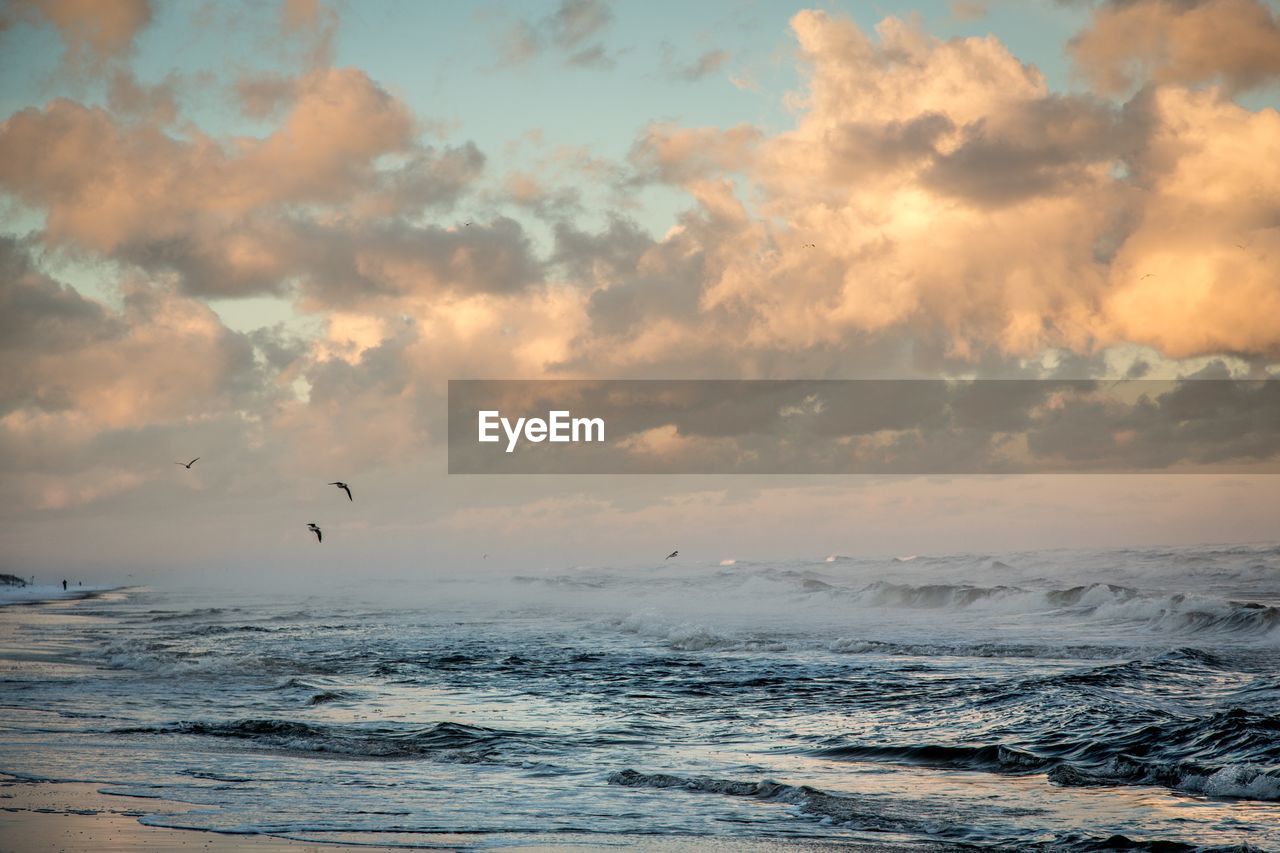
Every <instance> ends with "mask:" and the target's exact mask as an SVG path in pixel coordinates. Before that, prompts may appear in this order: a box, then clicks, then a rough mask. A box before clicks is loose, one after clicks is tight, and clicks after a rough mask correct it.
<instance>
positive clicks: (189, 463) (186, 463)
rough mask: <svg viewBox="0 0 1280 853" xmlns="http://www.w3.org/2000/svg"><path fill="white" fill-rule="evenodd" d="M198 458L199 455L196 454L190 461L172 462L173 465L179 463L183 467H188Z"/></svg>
mask: <svg viewBox="0 0 1280 853" xmlns="http://www.w3.org/2000/svg"><path fill="white" fill-rule="evenodd" d="M199 458H200V457H199V456H197V457H196V458H195V459H192V460H191V461H190V462H175V463H173V464H174V465H181V466H182V467H183V468H190V467H191V466H192V465H194V464H196V461H197V460H198V459H199Z"/></svg>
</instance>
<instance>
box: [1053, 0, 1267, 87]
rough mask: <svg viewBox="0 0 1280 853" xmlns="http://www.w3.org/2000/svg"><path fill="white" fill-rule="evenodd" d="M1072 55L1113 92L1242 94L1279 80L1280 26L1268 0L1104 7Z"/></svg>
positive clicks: (1140, 1) (1150, 1)
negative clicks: (1182, 89) (1189, 89)
mask: <svg viewBox="0 0 1280 853" xmlns="http://www.w3.org/2000/svg"><path fill="white" fill-rule="evenodd" d="M1068 49H1069V51H1070V53H1071V57H1072V59H1074V60H1075V63H1076V67H1077V68H1078V69H1079V71H1080V73H1081V74H1083V75H1084V77H1085V78H1086V79H1087V80H1088V81H1089V82H1090V83H1092V84H1093V86H1094V87H1095V88H1096V89H1097V90H1098V91H1101V92H1104V93H1107V94H1116V93H1121V92H1124V91H1126V90H1129V89H1131V88H1134V87H1136V86H1140V85H1142V84H1143V83H1144V82H1146V81H1154V82H1156V83H1175V84H1180V85H1188V86H1195V85H1199V84H1203V83H1220V84H1222V85H1224V86H1225V87H1226V88H1227V89H1228V90H1230V91H1241V90H1244V89H1250V88H1253V87H1255V86H1260V85H1264V84H1267V83H1269V82H1273V81H1274V80H1275V79H1276V78H1277V77H1280V22H1278V21H1277V19H1276V15H1275V13H1274V12H1273V10H1272V7H1271V6H1270V5H1268V4H1267V3H1265V2H1262V0H1199V2H1192V3H1186V2H1173V0H1136V2H1127V3H1115V2H1111V3H1105V4H1103V5H1101V6H1100V7H1098V9H1097V10H1095V12H1094V14H1093V18H1092V20H1091V21H1090V23H1089V26H1088V28H1086V29H1085V30H1084V31H1082V32H1081V33H1080V34H1079V35H1077V36H1076V37H1075V38H1073V39H1072V40H1071V44H1070V45H1069V48H1068Z"/></svg>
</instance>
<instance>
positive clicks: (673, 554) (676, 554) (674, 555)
mask: <svg viewBox="0 0 1280 853" xmlns="http://www.w3.org/2000/svg"><path fill="white" fill-rule="evenodd" d="M679 556H680V552H679V551H672V552H671V553H670V554H668V555H667V559H668V560H670V559H671V558H672V557H679Z"/></svg>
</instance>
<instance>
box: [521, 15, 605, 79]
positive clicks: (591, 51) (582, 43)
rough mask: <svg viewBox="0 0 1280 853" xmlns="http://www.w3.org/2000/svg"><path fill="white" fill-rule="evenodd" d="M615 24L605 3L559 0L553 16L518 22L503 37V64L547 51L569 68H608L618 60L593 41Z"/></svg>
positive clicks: (522, 62) (530, 57) (532, 57)
mask: <svg viewBox="0 0 1280 853" xmlns="http://www.w3.org/2000/svg"><path fill="white" fill-rule="evenodd" d="M612 21H613V10H612V9H611V8H610V7H609V4H608V3H605V2H603V0H560V3H559V5H558V6H557V7H556V9H555V11H554V12H552V13H551V14H549V15H547V16H545V17H543V18H542V19H540V20H538V21H517V22H516V23H514V24H512V25H511V26H509V27H508V28H507V29H506V31H505V32H504V33H503V35H502V40H501V45H500V51H501V58H502V64H504V65H522V64H524V63H526V62H529V61H531V60H533V59H534V58H536V57H537V56H539V55H541V54H542V53H544V52H545V51H547V50H554V51H556V52H557V53H559V54H560V56H561V57H562V58H563V59H564V61H565V62H566V63H567V64H569V65H576V66H579V67H582V68H598V69H609V68H612V67H614V65H615V64H616V63H615V60H614V58H613V56H612V55H611V54H610V53H609V51H608V50H607V49H606V48H605V46H604V44H603V43H602V42H599V41H593V40H592V39H594V38H595V37H597V36H599V35H600V34H601V33H603V32H604V30H605V29H606V28H608V26H609V24H610V23H611V22H612Z"/></svg>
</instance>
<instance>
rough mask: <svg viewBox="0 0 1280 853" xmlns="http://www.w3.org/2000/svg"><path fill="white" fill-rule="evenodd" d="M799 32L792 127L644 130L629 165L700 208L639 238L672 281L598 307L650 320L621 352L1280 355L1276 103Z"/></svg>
mask: <svg viewBox="0 0 1280 853" xmlns="http://www.w3.org/2000/svg"><path fill="white" fill-rule="evenodd" d="M792 27H793V29H794V31H795V33H796V37H797V39H798V41H799V45H800V55H801V57H802V61H803V63H804V68H803V70H804V72H805V74H806V75H807V88H806V90H805V91H804V92H803V93H802V94H800V95H798V96H797V97H796V98H795V99H794V100H793V103H794V105H795V106H796V108H797V109H798V110H799V113H798V118H797V122H796V125H795V127H794V128H792V129H790V130H786V131H783V132H781V133H777V134H764V133H763V132H761V131H759V130H757V129H755V128H752V127H749V126H742V127H739V128H733V129H729V130H721V129H718V128H685V127H680V126H676V125H654V126H651V127H649V128H646V130H645V131H644V132H643V133H642V134H641V135H640V136H639V137H638V139H637V141H636V143H635V145H634V146H633V148H632V151H631V154H630V157H629V159H630V161H631V163H632V165H633V168H634V169H635V173H636V177H634V178H633V180H636V181H641V182H643V181H662V182H666V183H670V184H674V185H677V186H681V187H683V188H684V189H685V190H686V191H687V192H688V193H689V195H690V197H691V198H692V199H693V202H694V208H693V210H691V211H690V212H689V213H688V214H686V215H685V216H683V217H682V218H681V224H680V226H679V227H678V228H676V229H674V230H673V231H672V232H671V233H670V234H669V235H668V236H667V237H665V238H664V239H663V240H662V241H659V243H658V244H657V245H655V247H653V248H651V249H649V250H648V252H649V254H648V255H647V257H659V256H662V255H664V254H668V255H670V256H671V257H680V258H682V259H686V262H684V263H682V269H684V270H686V271H687V272H685V273H683V274H681V275H674V274H672V275H671V278H670V281H672V282H674V281H681V282H683V284H682V285H670V287H671V288H673V289H674V288H679V292H678V294H677V293H669V294H668V296H667V297H665V299H666V302H665V303H663V304H659V303H660V302H661V300H654V301H650V300H648V299H646V300H643V301H636V300H635V299H634V298H633V297H631V296H625V295H624V294H627V293H628V292H629V286H628V285H626V284H624V283H622V282H621V281H619V282H614V283H612V284H609V285H606V286H605V287H603V288H601V289H600V290H599V291H597V292H596V293H594V294H593V296H592V305H593V306H594V310H593V312H592V316H593V317H597V318H599V319H603V318H604V317H607V316H617V317H619V318H620V320H621V321H622V322H624V326H625V328H626V329H633V330H634V329H644V330H646V335H647V336H648V337H649V342H648V343H647V344H646V343H643V342H642V340H641V338H640V337H636V338H635V339H633V340H632V341H631V344H630V346H629V347H626V348H623V349H622V350H619V349H618V348H617V341H616V340H615V341H613V344H614V349H613V350H612V351H613V352H614V353H615V354H616V353H619V352H622V353H627V354H629V355H630V357H633V358H636V359H643V358H646V357H648V356H645V355H643V354H642V353H654V352H656V351H659V350H661V351H665V352H668V353H670V352H679V351H682V348H683V347H684V346H686V345H687V346H689V347H690V350H689V351H690V352H694V351H696V352H701V351H702V350H701V349H700V348H699V347H697V345H696V344H695V343H694V342H693V341H692V340H691V339H692V338H694V337H702V338H704V339H705V338H706V337H707V336H708V335H714V336H719V337H720V339H721V340H722V341H725V342H726V343H725V345H726V346H729V347H731V348H734V349H737V350H738V351H739V352H740V353H743V354H744V357H747V356H745V353H751V352H754V353H761V352H765V351H770V350H785V351H790V352H792V353H801V352H815V351H818V350H820V349H821V348H834V349H837V350H838V349H841V348H846V347H859V346H863V345H877V344H874V343H873V342H874V341H877V340H887V339H888V338H890V337H896V338H897V339H899V340H900V341H903V342H904V343H905V344H906V346H908V347H910V348H913V349H914V351H915V352H916V353H917V354H923V353H926V352H937V353H938V354H939V355H940V356H941V357H942V358H944V359H946V360H951V361H953V362H958V363H962V362H965V361H968V362H969V363H971V364H977V363H981V362H982V361H983V360H985V359H987V358H988V357H989V354H992V353H994V354H997V356H998V358H997V360H1003V361H1005V362H1008V361H1009V360H1011V359H1020V358H1033V357H1035V355H1036V354H1037V353H1043V352H1044V351H1046V350H1051V349H1063V350H1066V351H1069V352H1073V353H1077V354H1079V355H1082V356H1088V355H1090V354H1093V353H1097V352H1099V351H1101V350H1103V349H1105V348H1107V347H1110V346H1117V345H1123V344H1130V343H1138V344H1142V345H1146V346H1150V347H1153V348H1155V349H1156V350H1158V351H1160V352H1162V353H1164V354H1165V355H1166V356H1170V357H1176V358H1187V357H1195V356H1204V355H1212V354H1215V353H1241V354H1246V355H1252V356H1257V357H1260V358H1263V359H1266V358H1275V357H1276V355H1277V354H1278V353H1280V327H1276V326H1275V324H1269V323H1267V322H1265V321H1263V320H1261V318H1262V317H1266V316H1270V314H1269V313H1268V312H1269V311H1270V310H1272V309H1273V308H1274V306H1275V304H1276V300H1277V299H1280V287H1278V286H1277V280H1276V278H1275V276H1274V275H1273V273H1272V269H1273V264H1274V261H1275V258H1276V254H1275V253H1276V251H1277V247H1276V242H1275V241H1276V239H1277V236H1278V235H1277V233H1276V231H1275V228H1274V223H1275V222H1276V221H1280V220H1278V218H1277V217H1280V209H1278V208H1277V206H1276V204H1275V203H1274V201H1273V199H1275V198H1280V174H1277V173H1276V170H1275V169H1274V168H1273V167H1272V165H1271V164H1272V163H1273V162H1280V155H1277V154H1276V153H1275V151H1274V149H1275V148H1276V146H1277V145H1280V127H1278V126H1277V121H1278V120H1280V116H1277V114H1276V113H1275V111H1274V110H1261V111H1256V112H1254V111H1250V110H1247V109H1245V108H1243V107H1241V106H1239V105H1236V104H1234V103H1231V102H1230V101H1228V100H1226V99H1225V98H1223V97H1222V96H1221V94H1220V93H1217V92H1215V91H1212V90H1210V91H1205V92H1190V91H1188V90H1186V89H1183V88H1180V87H1176V86H1172V85H1170V86H1165V87H1162V88H1160V89H1158V90H1144V91H1142V92H1140V93H1139V94H1138V95H1137V96H1135V97H1134V98H1133V99H1131V100H1130V101H1129V102H1127V103H1124V104H1119V105H1116V104H1113V103H1111V102H1108V101H1104V100H1099V99H1097V98H1095V97H1092V96H1087V95H1062V94H1057V93H1053V92H1051V91H1049V89H1048V87H1047V85H1046V83H1045V81H1044V78H1043V77H1042V75H1040V73H1039V72H1038V71H1037V70H1036V69H1035V68H1033V67H1030V66H1027V65H1025V64H1023V63H1022V62H1020V61H1018V60H1017V59H1016V58H1015V57H1014V56H1012V55H1011V54H1010V53H1009V52H1008V50H1007V48H1005V46H1004V45H1002V44H1001V43H1000V42H998V41H997V40H996V39H994V38H993V37H989V36H988V37H984V38H957V39H949V40H942V39H938V38H935V37H933V36H930V35H929V34H927V33H925V32H924V31H923V30H922V29H921V28H920V25H919V23H918V22H917V23H912V22H907V21H900V20H897V19H893V18H889V19H886V20H885V21H883V22H882V23H881V24H880V25H878V27H877V28H876V31H875V33H874V36H872V35H869V34H867V33H865V32H863V31H862V30H861V29H860V28H859V27H857V26H856V25H855V24H854V23H853V22H851V21H849V20H847V19H843V18H839V17H833V16H829V15H827V14H824V13H820V12H801V13H800V14H798V15H796V16H795V18H794V19H793V21H792ZM1246 151H1247V152H1248V155H1247V156H1242V155H1241V153H1240V152H1246ZM1231 152H1236V153H1235V154H1234V155H1233V154H1232V153H1231ZM1262 188H1269V189H1268V190H1263V189H1262ZM1241 246H1243V247H1244V248H1240V247H1241ZM695 258H696V259H697V264H696V267H695V266H694V265H692V264H691V263H689V262H688V261H691V260H692V259H695ZM1148 273H1150V274H1151V275H1149V276H1148V275H1147V274H1148ZM631 277H633V278H635V279H636V280H637V281H639V280H640V277H638V276H631ZM623 278H624V279H625V278H627V277H626V276H624V277H623ZM641 287H642V286H641V285H636V289H637V290H638V289H640V288H641ZM615 289H616V293H610V291H613V290H615ZM613 304H616V305H617V308H616V309H614V310H606V306H610V305H613ZM691 304H696V320H695V319H694V318H693V317H689V306H690V305H691ZM1250 306H1252V307H1250ZM622 318H625V319H622ZM678 318H688V319H678ZM620 328H623V326H619V325H618V323H617V322H613V323H606V324H605V325H603V326H602V327H601V328H600V329H599V330H598V331H601V332H604V331H606V330H607V331H611V332H617V331H618V330H619V329H620ZM713 330H714V331H713ZM586 345H587V344H584V346H586ZM596 357H597V358H598V355H597V356H596ZM615 357H617V356H616V355H615ZM621 357H623V358H625V357H627V356H626V355H623V356H621Z"/></svg>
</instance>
